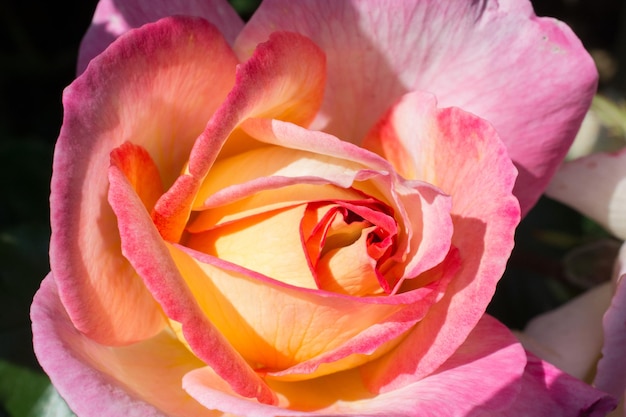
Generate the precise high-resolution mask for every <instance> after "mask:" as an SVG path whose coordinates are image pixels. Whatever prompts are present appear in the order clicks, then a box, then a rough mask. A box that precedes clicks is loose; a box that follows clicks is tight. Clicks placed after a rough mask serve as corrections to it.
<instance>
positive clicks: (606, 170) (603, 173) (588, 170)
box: [546, 149, 626, 239]
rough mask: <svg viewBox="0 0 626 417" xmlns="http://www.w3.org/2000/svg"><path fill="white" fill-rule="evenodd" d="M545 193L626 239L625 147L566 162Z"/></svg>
mask: <svg viewBox="0 0 626 417" xmlns="http://www.w3.org/2000/svg"><path fill="white" fill-rule="evenodd" d="M546 194H547V195H548V196H549V197H551V198H554V199H555V200H557V201H560V202H561V203H564V204H567V205H568V206H570V207H572V208H574V209H576V210H577V211H580V212H581V213H582V214H584V215H585V216H588V217H591V218H592V219H594V220H595V221H597V222H598V223H600V224H601V225H602V226H604V227H605V228H606V229H607V230H608V231H610V232H611V233H613V234H614V235H615V236H617V237H619V238H620V239H626V149H622V150H620V151H618V152H615V153H597V154H593V155H589V156H585V157H582V158H579V159H576V160H574V161H571V162H566V163H564V164H563V165H562V166H561V167H560V168H559V170H558V171H557V173H556V175H555V176H554V178H553V179H552V182H551V183H550V186H549V187H548V189H547V190H546Z"/></svg>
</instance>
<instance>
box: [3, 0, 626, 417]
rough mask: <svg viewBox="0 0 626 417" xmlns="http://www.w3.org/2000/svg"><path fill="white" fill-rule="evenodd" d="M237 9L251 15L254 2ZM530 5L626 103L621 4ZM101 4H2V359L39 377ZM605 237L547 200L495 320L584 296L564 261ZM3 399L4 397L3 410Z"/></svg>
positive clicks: (522, 242) (516, 259)
mask: <svg viewBox="0 0 626 417" xmlns="http://www.w3.org/2000/svg"><path fill="white" fill-rule="evenodd" d="M233 3H236V6H237V8H238V10H240V11H241V12H242V14H243V15H244V17H247V16H249V15H250V13H251V12H252V10H254V8H255V7H256V3H257V2H256V1H255V0H238V1H233ZM534 4H535V10H536V12H537V14H538V15H549V16H554V17H557V18H559V19H560V20H564V21H565V22H566V23H568V24H569V25H570V26H571V27H572V28H573V29H574V31H575V32H576V33H577V34H578V36H579V37H580V38H581V39H582V40H583V43H584V44H585V46H586V47H587V49H588V50H590V51H591V52H592V54H593V55H594V57H596V58H597V63H598V66H599V68H600V71H601V75H602V82H601V90H602V91H603V92H607V93H609V94H610V95H612V96H616V97H622V96H623V92H624V90H625V87H626V31H625V30H624V23H626V7H625V6H624V5H623V2H622V0H578V1H577V0H537V1H535V2H534ZM95 5H96V2H95V1H93V0H91V1H85V0H80V1H79V0H71V1H63V2H58V1H38V2H37V1H36V2H17V1H10V0H9V1H6V0H4V1H0V45H2V48H1V49H0V361H6V362H10V363H13V364H18V365H23V366H26V367H29V368H33V369H37V368H38V366H37V363H36V361H35V359H34V356H33V354H32V348H31V334H30V321H29V317H28V311H29V307H30V302H31V300H32V296H33V294H34V293H35V291H36V289H37V288H38V286H39V282H40V281H41V279H42V278H43V277H44V276H45V274H46V273H47V272H48V270H49V266H48V257H47V251H48V238H49V233H50V230H49V224H48V195H49V179H50V175H51V161H52V149H53V146H54V142H55V140H56V137H57V135H58V132H59V129H60V125H61V121H62V106H61V94H62V91H63V88H64V87H65V86H67V85H68V84H70V83H71V82H72V79H73V78H74V71H75V62H76V56H77V51H78V46H79V42H80V40H81V38H82V35H83V34H84V32H85V30H86V29H87V27H88V25H89V22H90V20H91V16H92V14H93V10H94V8H95ZM604 238H606V234H605V233H604V232H603V231H601V229H600V228H599V227H597V226H596V225H594V224H593V223H592V222H589V221H588V220H586V219H582V218H581V217H580V216H578V215H577V214H576V213H574V212H573V211H571V210H569V209H567V208H565V207H563V206H561V205H559V204H557V203H555V202H552V201H550V200H547V199H544V200H542V201H541V202H540V204H539V205H538V206H537V207H536V208H535V209H534V210H533V211H532V212H531V213H530V215H529V216H528V217H527V218H526V219H525V221H524V222H523V224H522V225H521V226H520V229H519V231H518V243H517V248H516V250H515V252H514V254H513V257H512V259H511V262H510V266H509V270H508V271H507V275H506V276H505V278H504V279H503V280H502V282H501V284H500V286H499V288H498V293H497V296H496V298H495V299H494V302H493V303H492V306H491V307H490V312H492V313H493V314H495V315H496V316H497V317H499V318H500V319H501V320H502V321H504V322H505V323H506V324H507V325H509V326H512V327H518V328H519V327H521V326H523V325H524V323H525V322H526V321H527V320H528V319H529V318H530V317H532V316H534V315H536V314H538V313H540V312H542V311H545V310H548V309H550V308H553V307H554V306H556V305H558V304H560V303H562V302H564V301H565V300H567V299H568V298H570V297H572V296H573V295H575V294H576V293H578V292H580V291H582V290H583V289H584V287H585V285H581V284H579V283H572V282H571V280H570V279H568V274H567V271H565V266H567V265H565V264H564V263H563V257H564V256H565V255H566V254H568V253H569V252H570V251H571V250H572V249H573V248H576V247H578V246H580V245H582V244H584V243H587V242H590V241H595V240H598V239H604ZM603 261H605V259H604V258H602V257H601V258H600V259H599V260H597V262H603ZM600 278H602V277H600ZM0 379H1V375H0ZM2 400H3V399H2V398H1V395H0V404H1V403H2ZM5 415H8V414H6V413H5ZM0 416H2V407H1V406H0Z"/></svg>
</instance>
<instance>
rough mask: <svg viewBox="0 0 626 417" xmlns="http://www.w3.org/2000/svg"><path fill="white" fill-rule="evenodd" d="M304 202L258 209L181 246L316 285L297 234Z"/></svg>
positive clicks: (293, 281)
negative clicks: (261, 211) (270, 208)
mask: <svg viewBox="0 0 626 417" xmlns="http://www.w3.org/2000/svg"><path fill="white" fill-rule="evenodd" d="M305 210H306V205H304V204H299V205H295V206H292V207H287V208H282V209H277V210H271V211H268V212H264V213H258V214H255V215H252V216H248V217H246V218H243V219H239V220H236V221H233V222H228V223H225V224H222V225H220V226H217V227H214V228H212V229H210V230H207V231H205V232H201V233H190V234H189V235H188V237H187V239H186V242H185V246H187V247H189V248H191V249H194V250H197V251H200V252H203V253H206V254H208V255H213V256H215V257H218V258H220V259H223V260H225V261H228V262H232V263H233V264H236V265H239V266H242V267H244V268H247V269H250V270H253V271H256V272H258V273H261V274H263V275H265V276H267V277H270V278H273V279H276V280H279V281H282V282H285V283H288V284H291V285H295V286H298V287H301V288H317V285H316V283H315V280H314V279H313V274H312V272H311V269H310V268H309V263H308V260H307V258H306V256H305V251H304V250H302V249H301V248H302V241H301V238H300V232H299V231H300V227H299V225H300V221H301V219H302V217H303V215H304V211H305Z"/></svg>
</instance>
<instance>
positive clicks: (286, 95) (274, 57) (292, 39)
mask: <svg viewBox="0 0 626 417" xmlns="http://www.w3.org/2000/svg"><path fill="white" fill-rule="evenodd" d="M325 69H326V67H325V57H324V54H323V53H322V51H321V50H320V49H319V48H318V47H317V46H316V45H315V44H314V43H312V42H311V41H310V40H308V39H306V38H305V37H303V36H301V35H298V34H295V33H285V32H282V33H274V34H273V35H272V36H271V38H270V39H269V40H268V41H267V42H265V43H263V44H261V45H259V46H258V48H257V49H256V50H255V53H254V55H253V56H252V57H251V58H250V59H249V60H248V61H246V62H245V63H244V64H242V65H240V66H239V67H237V78H236V83H235V86H234V88H233V89H232V90H231V91H230V93H229V94H228V97H227V98H226V100H225V102H224V103H222V105H221V106H220V108H219V109H218V111H217V112H216V113H215V114H214V115H213V117H212V118H211V119H210V120H209V122H208V124H207V125H206V128H205V130H204V132H202V134H201V135H200V136H199V137H198V139H197V140H196V142H195V144H194V146H193V149H192V151H191V154H190V156H189V163H188V165H187V167H186V169H185V171H184V173H183V175H181V176H180V177H179V178H178V180H177V181H176V182H175V183H174V185H173V186H172V188H171V190H169V191H168V192H167V193H165V194H164V195H163V197H162V198H161V199H160V200H159V201H158V202H157V205H156V207H155V213H154V217H155V218H156V219H157V221H156V224H157V225H158V226H159V230H160V231H161V234H162V235H163V236H164V238H165V239H166V240H170V241H177V240H178V239H179V238H180V236H181V234H182V231H183V229H184V226H185V223H186V222H187V219H188V217H189V213H190V210H191V204H192V201H193V198H195V195H196V193H197V191H198V189H199V187H200V184H201V182H202V181H203V179H204V177H205V176H206V175H207V173H208V171H209V169H210V168H211V166H212V165H213V163H214V162H215V160H216V159H217V158H218V155H219V157H220V158H224V157H228V156H231V155H233V154H237V153H240V152H244V151H246V150H249V149H251V147H253V146H255V144H256V143H257V142H256V141H254V140H252V139H250V138H249V137H247V135H245V134H243V133H242V132H241V131H239V129H236V128H237V126H238V125H239V124H241V123H242V122H244V121H245V120H246V119H247V118H250V117H267V118H272V119H280V120H285V121H289V122H292V123H296V124H302V125H305V126H307V125H308V124H309V123H310V121H311V120H312V119H313V117H314V116H315V114H316V113H317V111H318V109H319V106H320V103H321V100H322V95H323V92H324V84H325V79H326V73H325Z"/></svg>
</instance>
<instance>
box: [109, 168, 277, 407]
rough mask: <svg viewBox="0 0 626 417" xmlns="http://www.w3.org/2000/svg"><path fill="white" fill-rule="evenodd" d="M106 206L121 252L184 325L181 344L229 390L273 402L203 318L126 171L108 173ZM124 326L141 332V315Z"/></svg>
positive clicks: (166, 310) (172, 316) (168, 312)
mask: <svg viewBox="0 0 626 417" xmlns="http://www.w3.org/2000/svg"><path fill="white" fill-rule="evenodd" d="M109 181H110V187H109V202H110V204H111V207H112V208H113V210H114V211H115V215H116V216H117V222H118V227H119V233H120V236H121V246H122V253H123V254H124V256H125V257H126V258H127V259H128V260H129V262H130V263H131V264H132V265H133V267H134V268H135V270H136V271H137V273H138V274H139V275H140V276H141V278H142V279H143V280H144V282H145V284H146V287H147V288H148V289H149V290H150V292H151V293H152V295H153V296H154V298H155V299H156V300H157V301H158V302H159V303H160V305H161V307H162V308H163V311H164V313H165V314H166V316H167V317H168V318H169V319H170V320H173V321H175V322H178V323H180V324H182V331H183V334H184V337H185V343H188V345H189V346H190V348H191V349H192V350H193V352H194V353H195V354H196V356H198V357H199V358H200V359H202V360H203V361H204V363H206V364H207V365H209V366H211V367H212V368H213V369H214V370H215V372H216V373H217V374H218V375H220V377H222V378H223V379H224V380H226V381H228V384H229V385H230V386H231V388H232V389H233V390H234V391H235V392H237V393H239V394H240V395H243V396H246V397H255V398H258V399H259V401H262V402H264V403H273V402H274V397H273V394H272V393H271V391H270V390H269V388H268V387H267V386H266V385H265V384H264V382H263V381H262V380H261V378H260V377H259V376H258V375H256V374H255V373H254V371H253V370H252V369H251V368H250V367H249V366H248V364H246V363H245V362H244V360H243V359H242V357H241V356H240V355H239V354H238V353H237V352H236V351H234V350H233V348H232V347H231V346H230V345H229V344H228V343H227V341H226V340H225V339H224V337H223V336H222V335H221V334H220V333H219V331H218V330H217V329H216V328H215V327H214V326H213V325H212V324H211V323H210V322H209V321H208V320H207V318H206V317H205V316H204V314H203V313H202V311H201V310H200V309H199V307H198V303H197V302H196V300H195V299H194V297H193V295H192V293H191V292H190V290H189V288H188V287H187V286H186V285H185V281H184V280H183V278H182V277H181V275H180V272H179V270H178V269H177V268H176V265H175V264H174V261H173V260H172V258H171V257H170V255H169V253H168V249H167V246H166V244H165V242H163V240H162V239H161V236H160V235H159V233H158V231H157V229H156V227H155V226H154V224H153V223H152V221H151V218H150V216H149V213H148V212H147V211H146V209H145V207H144V206H143V203H142V201H141V200H140V198H139V196H138V195H137V194H136V193H135V191H134V190H133V188H132V186H131V184H130V183H129V182H128V180H127V179H126V177H125V176H124V173H123V172H122V171H121V170H120V169H119V168H118V167H117V166H115V165H112V166H111V167H110V169H109ZM126 320H127V321H128V322H130V323H126V327H130V328H134V329H140V328H141V326H142V317H141V316H137V314H135V315H131V316H128V317H126Z"/></svg>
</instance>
